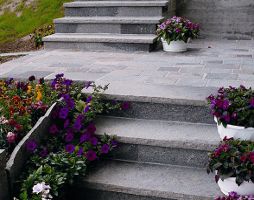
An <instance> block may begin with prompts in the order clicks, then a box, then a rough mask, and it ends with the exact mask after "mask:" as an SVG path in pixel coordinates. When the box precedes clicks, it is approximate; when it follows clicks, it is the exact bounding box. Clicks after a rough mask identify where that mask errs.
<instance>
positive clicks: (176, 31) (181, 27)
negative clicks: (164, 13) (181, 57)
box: [157, 16, 200, 44]
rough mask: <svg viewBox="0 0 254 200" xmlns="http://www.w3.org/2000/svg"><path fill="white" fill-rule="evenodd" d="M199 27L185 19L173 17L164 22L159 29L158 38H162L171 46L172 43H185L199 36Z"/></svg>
mask: <svg viewBox="0 0 254 200" xmlns="http://www.w3.org/2000/svg"><path fill="white" fill-rule="evenodd" d="M199 31H200V29H199V25H198V24H195V23H192V22H191V21H190V20H188V19H186V18H183V17H176V16H174V17H172V18H171V19H166V20H164V21H163V22H162V23H161V24H160V25H159V26H158V29H157V35H158V38H159V39H160V38H162V39H164V40H165V41H167V43H168V44H169V43H170V42H171V41H178V40H181V41H184V42H187V41H188V39H194V38H197V37H198V35H199Z"/></svg>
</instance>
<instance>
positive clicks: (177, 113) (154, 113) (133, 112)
mask: <svg viewBox="0 0 254 200" xmlns="http://www.w3.org/2000/svg"><path fill="white" fill-rule="evenodd" d="M111 115H112V116H117V117H127V118H137V119H154V120H167V121H183V122H192V123H206V124H214V121H213V118H212V116H211V114H210V111H209V109H208V107H207V106H194V105H176V104H167V103H149V102H130V108H129V109H128V110H125V111H124V112H123V111H117V112H112V113H111Z"/></svg>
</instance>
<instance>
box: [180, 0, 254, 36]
mask: <svg viewBox="0 0 254 200" xmlns="http://www.w3.org/2000/svg"><path fill="white" fill-rule="evenodd" d="M176 3H177V5H176V6H177V9H176V14H177V15H178V16H185V17H187V18H189V19H190V20H191V21H193V22H196V23H200V25H201V29H202V35H203V36H215V37H222V38H231V39H251V38H253V37H254V29H253V26H254V12H253V9H254V1H253V0H230V1H228V0H178V1H177V2H176Z"/></svg>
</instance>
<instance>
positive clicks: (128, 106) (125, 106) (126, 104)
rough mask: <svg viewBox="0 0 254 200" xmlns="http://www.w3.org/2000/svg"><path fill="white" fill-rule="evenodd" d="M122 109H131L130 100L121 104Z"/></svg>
mask: <svg viewBox="0 0 254 200" xmlns="http://www.w3.org/2000/svg"><path fill="white" fill-rule="evenodd" d="M121 108H122V110H129V109H130V103H129V102H123V103H122V105H121Z"/></svg>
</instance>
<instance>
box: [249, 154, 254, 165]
mask: <svg viewBox="0 0 254 200" xmlns="http://www.w3.org/2000/svg"><path fill="white" fill-rule="evenodd" d="M250 161H251V162H252V163H253V164H254V152H250Z"/></svg>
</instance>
